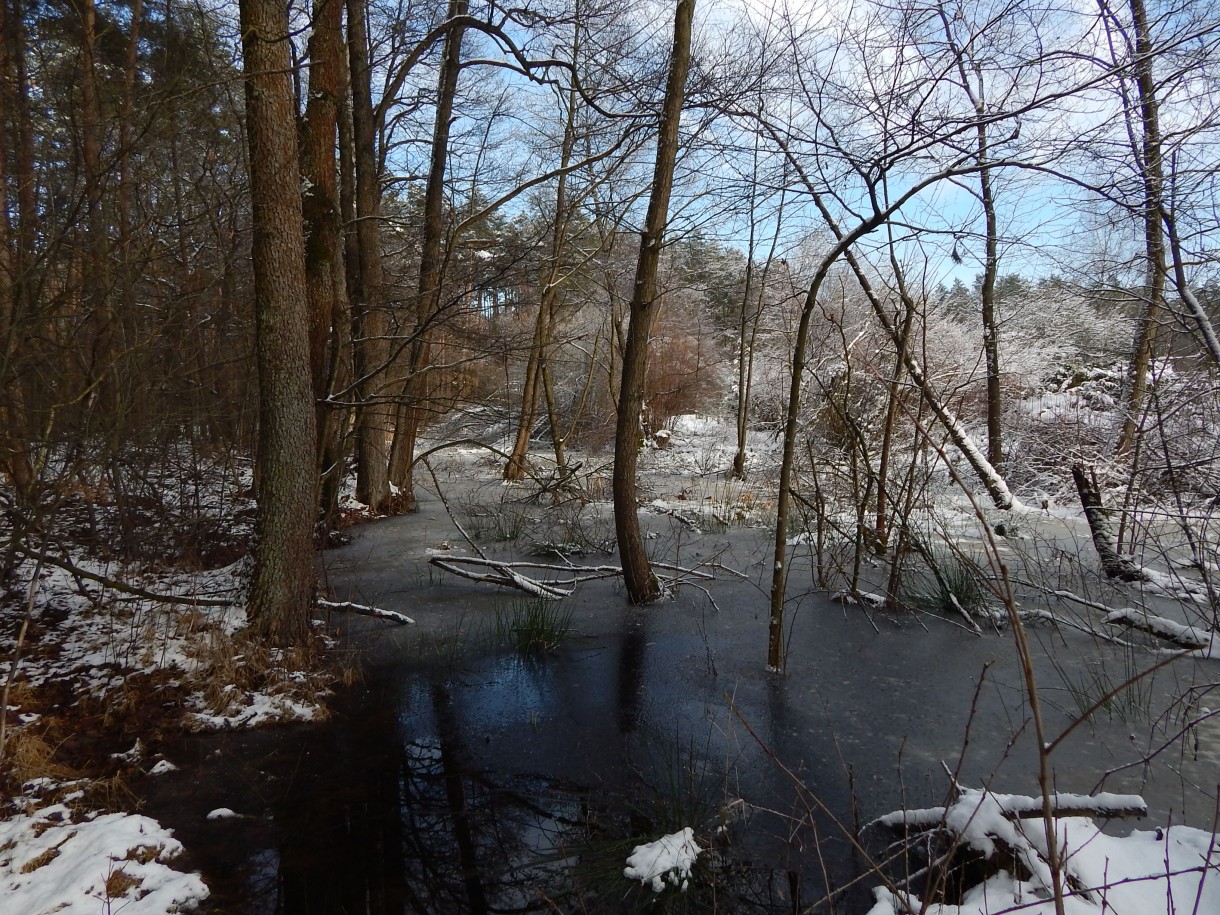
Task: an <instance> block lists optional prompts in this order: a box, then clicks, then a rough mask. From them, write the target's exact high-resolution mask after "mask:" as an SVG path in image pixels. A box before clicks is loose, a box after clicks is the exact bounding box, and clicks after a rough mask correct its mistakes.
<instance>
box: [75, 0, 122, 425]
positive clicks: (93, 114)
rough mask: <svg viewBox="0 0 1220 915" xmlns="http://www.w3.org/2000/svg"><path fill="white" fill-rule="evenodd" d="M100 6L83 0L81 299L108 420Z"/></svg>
mask: <svg viewBox="0 0 1220 915" xmlns="http://www.w3.org/2000/svg"><path fill="white" fill-rule="evenodd" d="M97 69H98V65H97V7H96V6H95V4H94V0H84V2H83V3H82V4H81V167H82V169H83V172H84V178H85V233H86V235H85V266H84V273H83V275H82V280H83V287H84V288H83V289H82V293H83V300H84V305H85V309H86V314H87V316H88V320H89V324H90V325H91V327H90V333H91V335H92V339H90V340H88V341H86V342H87V345H88V346H89V348H90V357H89V362H88V365H87V371H88V378H89V382H90V383H91V384H93V385H96V386H97V387H96V389H97V391H98V393H99V395H100V396H99V397H98V401H97V402H98V403H100V404H102V409H103V411H104V414H105V415H104V416H103V417H100V418H101V419H102V421H103V422H104V423H109V422H112V421H113V420H114V419H115V415H114V414H115V406H116V405H115V403H114V401H113V394H114V383H113V381H114V379H113V366H112V365H111V364H110V361H111V353H110V350H111V333H112V330H113V327H112V322H113V315H112V314H111V310H110V297H109V289H108V287H109V285H110V284H109V282H108V280H107V277H106V276H105V273H106V269H105V268H106V220H105V214H104V213H103V211H102V113H101V105H100V102H99V100H98V88H97Z"/></svg>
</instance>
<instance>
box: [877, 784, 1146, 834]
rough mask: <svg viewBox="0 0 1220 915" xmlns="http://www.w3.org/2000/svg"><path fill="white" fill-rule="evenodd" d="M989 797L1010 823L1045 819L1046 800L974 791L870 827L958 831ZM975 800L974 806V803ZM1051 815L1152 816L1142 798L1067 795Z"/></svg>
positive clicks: (1055, 799)
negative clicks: (947, 803) (958, 824)
mask: <svg viewBox="0 0 1220 915" xmlns="http://www.w3.org/2000/svg"><path fill="white" fill-rule="evenodd" d="M984 794H986V798H987V809H988V810H990V811H992V812H994V813H997V814H999V815H1000V816H1002V817H1004V818H1005V819H1009V820H1026V819H1032V818H1034V817H1040V816H1042V798H1040V797H1030V796H1028V795H1023V794H993V793H991V792H981V791H978V790H974V789H964V790H963V791H962V793H961V797H960V798H959V800H958V801H957V802H956V803H955V804H953V805H952V806H950V807H926V808H922V809H919V810H895V811H894V812H893V813H887V814H886V815H885V816H881V817H878V818H877V819H875V820H873V821H872V823H870V824H869V825H870V826H884V827H886V828H888V829H901V828H903V827H905V828H907V829H915V830H921V831H922V830H928V829H936V828H938V827H940V826H942V825H947V826H948V827H949V828H954V823H955V822H957V821H959V820H960V819H961V817H962V815H963V814H965V815H967V817H968V816H969V815H970V813H971V811H972V810H973V811H974V812H976V813H977V812H978V811H979V810H980V809H982V807H983V795H984ZM972 799H973V803H974V806H973V807H971V805H970V802H971V800H972ZM1051 812H1052V813H1053V814H1054V815H1055V816H1057V817H1101V818H1105V819H1110V818H1114V817H1142V816H1146V815H1147V813H1148V805H1147V804H1146V803H1144V799H1143V798H1142V797H1140V796H1139V795H1138V794H1111V793H1109V792H1102V793H1100V794H1065V793H1062V792H1059V793H1056V794H1054V795H1052V796H1051Z"/></svg>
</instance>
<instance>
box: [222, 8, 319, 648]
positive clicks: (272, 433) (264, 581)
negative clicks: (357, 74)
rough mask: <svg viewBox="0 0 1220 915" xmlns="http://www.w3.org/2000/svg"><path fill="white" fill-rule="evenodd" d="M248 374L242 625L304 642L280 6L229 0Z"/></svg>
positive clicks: (310, 488)
mask: <svg viewBox="0 0 1220 915" xmlns="http://www.w3.org/2000/svg"><path fill="white" fill-rule="evenodd" d="M240 11H241V31H242V62H243V66H244V71H245V82H246V133H247V141H248V143H249V146H250V198H251V203H252V205H253V228H254V240H253V249H252V254H253V263H254V307H255V315H254V316H255V335H256V352H257V362H258V376H259V441H258V470H259V472H258V483H257V494H258V521H257V526H256V531H255V538H256V539H255V547H254V572H253V576H252V579H251V583H250V605H249V613H250V623H251V627H252V629H253V631H254V632H255V633H256V634H257V635H259V636H260V637H262V638H264V639H266V640H268V641H270V642H272V643H273V644H277V645H302V644H304V643H305V641H306V640H307V638H308V636H309V610H310V602H311V599H312V595H313V587H314V569H313V559H314V547H313V526H314V518H315V516H316V513H317V507H316V506H317V468H316V458H315V449H316V441H315V426H314V424H315V417H314V409H313V391H312V379H311V377H310V368H309V320H310V316H309V306H308V295H307V292H306V286H305V249H304V240H303V232H302V228H303V215H302V210H301V193H300V179H299V177H298V176H299V174H300V160H299V155H298V150H297V142H296V117H295V112H294V110H293V88H292V81H291V73H290V68H291V58H290V55H289V47H288V45H289V40H290V35H291V32H290V31H289V27H288V14H287V7H286V6H285V5H284V4H282V3H280V2H278V0H241V5H240Z"/></svg>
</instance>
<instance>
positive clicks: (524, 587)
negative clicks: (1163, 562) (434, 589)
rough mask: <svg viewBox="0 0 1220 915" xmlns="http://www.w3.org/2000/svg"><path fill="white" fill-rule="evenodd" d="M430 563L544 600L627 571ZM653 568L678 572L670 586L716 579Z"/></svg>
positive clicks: (482, 559)
mask: <svg viewBox="0 0 1220 915" xmlns="http://www.w3.org/2000/svg"><path fill="white" fill-rule="evenodd" d="M428 562H429V563H431V564H432V565H434V566H436V567H437V568H438V569H444V570H445V571H446V572H451V573H452V574H454V575H457V576H458V577H460V578H465V579H467V580H468V581H475V582H482V583H484V584H489V585H497V586H499V587H503V588H515V589H516V590H518V591H524V592H525V593H526V594H530V595H533V596H534V597H540V598H543V599H544V600H561V599H563V598H565V597H570V596H571V595H572V593H573V591H575V590H576V586H577V585H580V584H583V583H584V582H587V581H596V580H598V579H602V578H616V577H617V576H619V575H622V574H623V570H622V567H620V566H612V565H605V566H576V565H570V564H563V565H558V564H554V563H546V562H529V561H518V562H508V561H504V560H499V559H491V558H489V557H486V556H449V555H445V556H432V557H430V558H429V560H428ZM469 567H473V568H469ZM653 567H654V568H659V569H665V570H666V571H670V572H675V573H677V575H676V576H675V577H674V578H671V579H667V580H666V581H665V584H666V585H676V584H679V583H681V581H682V579H683V578H700V579H703V580H706V581H710V580H713V579H714V578H715V576H714V575H713V574H712V573H710V572H707V571H705V570H703V569H698V568H692V569H688V568H683V567H682V566H676V565H672V564H670V563H664V562H655V563H653ZM713 568H719V569H721V570H723V571H728V572H732V571H733V570H731V569H725V568H724V567H723V566H719V565H715V566H713ZM523 569H528V570H538V571H543V572H551V573H554V574H555V575H556V576H558V577H554V578H549V579H540V578H532V577H530V576H528V575H525V574H523V573H522V571H521V570H523ZM734 574H740V573H734Z"/></svg>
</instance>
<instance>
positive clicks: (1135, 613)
mask: <svg viewBox="0 0 1220 915" xmlns="http://www.w3.org/2000/svg"><path fill="white" fill-rule="evenodd" d="M1103 622H1105V623H1107V624H1108V625H1111V626H1128V627H1130V628H1131V629H1138V630H1139V631H1140V632H1146V633H1148V634H1149V635H1155V636H1156V637H1157V638H1159V639H1164V640H1165V641H1166V642H1169V643H1170V644H1171V645H1177V646H1178V647H1179V648H1187V649H1190V650H1191V651H1202V650H1205V649H1206V650H1209V651H1210V649H1211V648H1212V646H1214V645H1220V633H1216V632H1215V631H1213V630H1211V629H1201V628H1199V627H1198V626H1188V625H1186V624H1185V623H1179V622H1176V621H1175V620H1170V619H1166V618H1165V617H1163V616H1156V615H1155V614H1152V613H1148V612H1147V611H1145V610H1136V609H1134V608H1132V607H1125V608H1123V609H1122V610H1112V611H1111V612H1110V613H1108V614H1106V617H1105V619H1104V620H1103Z"/></svg>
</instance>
